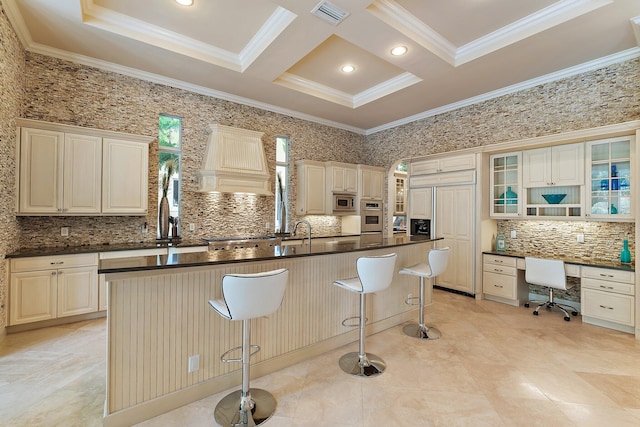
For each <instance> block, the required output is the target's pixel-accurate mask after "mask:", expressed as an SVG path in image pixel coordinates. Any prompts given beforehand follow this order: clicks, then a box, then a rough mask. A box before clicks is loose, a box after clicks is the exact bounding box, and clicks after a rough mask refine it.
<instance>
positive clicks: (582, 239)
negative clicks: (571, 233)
mask: <svg viewBox="0 0 640 427" xmlns="http://www.w3.org/2000/svg"><path fill="white" fill-rule="evenodd" d="M576 241H577V242H578V243H584V234H578V235H576Z"/></svg>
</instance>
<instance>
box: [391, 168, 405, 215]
mask: <svg viewBox="0 0 640 427" xmlns="http://www.w3.org/2000/svg"><path fill="white" fill-rule="evenodd" d="M393 179H394V182H395V189H396V192H395V196H396V197H395V205H394V208H393V214H394V215H406V214H407V173H406V172H397V171H396V172H394V174H393Z"/></svg>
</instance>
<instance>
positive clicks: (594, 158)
mask: <svg viewBox="0 0 640 427" xmlns="http://www.w3.org/2000/svg"><path fill="white" fill-rule="evenodd" d="M635 146H636V144H635V138H634V137H633V136H624V137H618V138H609V139H605V140H598V141H591V142H588V143H586V158H587V162H586V167H587V173H586V176H587V183H586V184H587V185H586V187H587V188H586V197H585V207H586V216H587V217H589V218H591V219H596V218H602V219H606V220H614V219H618V220H630V219H633V217H634V209H633V203H632V194H633V190H634V187H633V186H634V181H633V178H634V177H633V170H634V168H633V164H634V157H635Z"/></svg>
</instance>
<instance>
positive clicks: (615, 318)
mask: <svg viewBox="0 0 640 427" xmlns="http://www.w3.org/2000/svg"><path fill="white" fill-rule="evenodd" d="M581 299H582V301H581V307H582V315H583V316H590V317H595V318H598V319H602V320H607V321H609V322H615V323H620V324H622V325H627V326H633V325H634V307H633V306H634V298H633V297H632V296H629V295H621V294H614V293H610V292H602V291H597V290H593V289H585V288H582V292H581Z"/></svg>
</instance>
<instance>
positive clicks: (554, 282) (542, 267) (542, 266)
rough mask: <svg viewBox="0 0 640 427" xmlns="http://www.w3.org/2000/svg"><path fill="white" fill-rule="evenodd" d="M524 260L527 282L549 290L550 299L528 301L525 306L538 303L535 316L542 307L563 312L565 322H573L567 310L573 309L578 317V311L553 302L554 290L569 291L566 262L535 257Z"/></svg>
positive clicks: (572, 312)
mask: <svg viewBox="0 0 640 427" xmlns="http://www.w3.org/2000/svg"><path fill="white" fill-rule="evenodd" d="M524 260H525V280H526V282H527V283H531V284H532V285H538V286H546V287H547V288H549V299H548V300H547V301H527V302H526V303H525V304H524V306H525V307H529V304H530V303H538V307H536V309H535V310H533V314H534V315H535V316H537V315H538V311H539V310H540V307H545V308H547V309H552V308H556V309H558V310H560V311H562V312H563V313H564V320H566V321H567V322H568V321H569V320H571V317H569V312H568V311H567V310H566V309H571V314H573V315H574V316H577V315H578V310H576V309H575V307H572V306H570V305H567V304H560V303H557V302H555V301H554V300H553V290H554V289H562V290H566V289H567V273H566V272H565V270H564V261H560V260H556V259H542V258H533V257H525V259H524ZM565 308H566V309H565Z"/></svg>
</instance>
